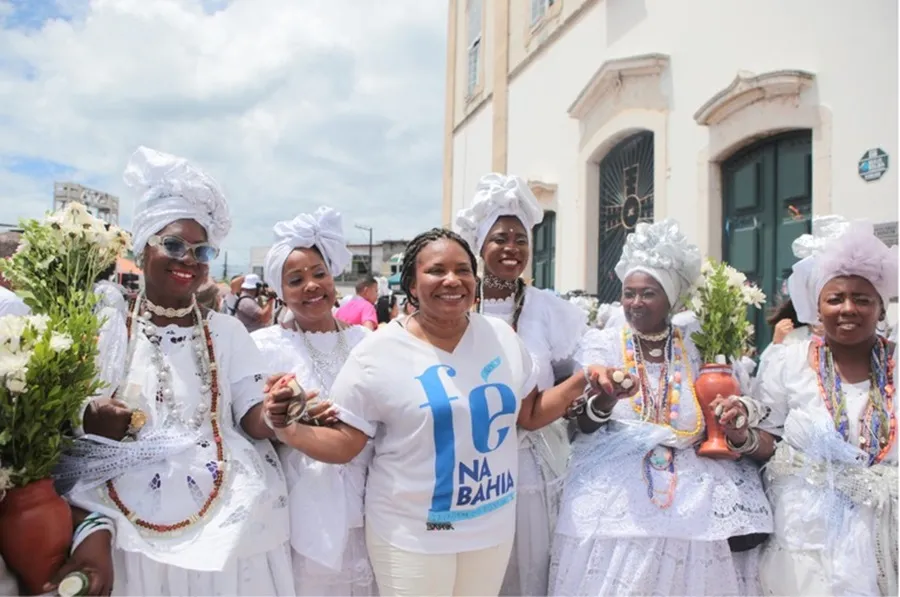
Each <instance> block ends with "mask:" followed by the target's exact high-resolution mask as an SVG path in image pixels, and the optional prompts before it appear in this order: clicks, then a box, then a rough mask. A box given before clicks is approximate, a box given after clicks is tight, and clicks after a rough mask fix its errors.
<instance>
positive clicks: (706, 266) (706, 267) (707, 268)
mask: <svg viewBox="0 0 900 597" xmlns="http://www.w3.org/2000/svg"><path fill="white" fill-rule="evenodd" d="M712 272H713V266H712V263H710V262H709V259H707V260H706V261H704V262H703V264H702V265H701V266H700V273H701V274H702V275H703V276H708V275H709V274H711V273H712Z"/></svg>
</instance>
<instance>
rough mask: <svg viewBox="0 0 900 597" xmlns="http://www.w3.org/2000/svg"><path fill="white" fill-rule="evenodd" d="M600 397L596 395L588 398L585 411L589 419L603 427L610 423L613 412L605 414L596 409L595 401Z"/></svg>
mask: <svg viewBox="0 0 900 597" xmlns="http://www.w3.org/2000/svg"><path fill="white" fill-rule="evenodd" d="M599 397H600V395H599V394H595V395H593V396H591V397H590V398H588V401H587V405H586V407H585V409H584V413H585V414H586V415H587V418H588V419H590V420H591V421H593V422H594V423H597V424H598V425H602V424H604V423H608V422H609V420H610V419H611V418H612V411H611V410H610V411H606V412H603V411H597V410H595V409H594V400H596V399H597V398H599Z"/></svg>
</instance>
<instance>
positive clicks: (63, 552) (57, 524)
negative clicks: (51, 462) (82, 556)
mask: <svg viewBox="0 0 900 597" xmlns="http://www.w3.org/2000/svg"><path fill="white" fill-rule="evenodd" d="M71 543H72V510H71V509H70V508H69V504H67V503H66V501H65V500H63V499H62V498H61V497H59V495H57V493H56V490H55V489H54V488H53V481H52V480H51V479H42V480H40V481H35V482H34V483H29V484H28V485H26V486H25V487H17V488H14V489H9V490H7V492H6V497H4V498H3V500H2V501H0V555H2V556H3V559H4V560H5V561H6V565H7V566H8V567H9V569H10V570H11V571H12V572H14V573H15V574H16V576H17V577H18V578H19V583H20V586H21V588H22V589H24V590H25V591H27V592H28V594H29V595H40V594H41V593H43V592H44V591H43V587H44V584H45V583H46V582H48V581H49V580H50V578H51V577H52V576H53V575H54V574H55V573H56V572H57V571H58V570H59V569H60V567H61V566H62V565H63V564H64V563H65V561H66V559H67V557H68V555H69V545H71Z"/></svg>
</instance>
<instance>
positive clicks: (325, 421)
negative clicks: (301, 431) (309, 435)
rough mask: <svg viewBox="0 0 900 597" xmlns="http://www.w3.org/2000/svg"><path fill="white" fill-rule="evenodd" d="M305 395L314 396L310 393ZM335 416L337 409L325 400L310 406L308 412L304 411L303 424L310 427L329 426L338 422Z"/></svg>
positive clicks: (312, 392)
mask: <svg viewBox="0 0 900 597" xmlns="http://www.w3.org/2000/svg"><path fill="white" fill-rule="evenodd" d="M307 395H308V396H309V395H311V396H315V395H316V393H315V391H311V392H309V393H308V394H307ZM337 414H338V409H337V407H336V406H334V404H332V403H331V402H329V401H327V400H322V401H321V402H316V403H315V404H312V405H310V407H309V410H307V411H306V417H305V418H306V419H307V420H305V421H303V422H304V423H307V424H311V425H324V426H331V425H334V424H336V423H337V422H338V418H337Z"/></svg>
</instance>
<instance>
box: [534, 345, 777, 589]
mask: <svg viewBox="0 0 900 597" xmlns="http://www.w3.org/2000/svg"><path fill="white" fill-rule="evenodd" d="M682 333H683V337H684V338H685V350H686V352H687V354H688V355H689V357H690V361H691V373H692V377H695V376H696V372H697V371H698V370H699V365H700V363H699V355H698V353H697V351H696V349H695V348H694V346H693V344H692V343H691V342H690V339H689V338H690V331H689V330H682ZM582 344H583V347H582V351H581V355H580V356H579V360H580V361H581V362H590V363H598V364H601V365H605V366H612V367H622V366H623V365H624V356H623V349H622V328H617V329H609V328H607V329H604V330H602V331H597V330H591V331H589V332H588V333H587V334H586V335H585V337H584V339H583V340H582ZM661 369H662V365H661V364H650V363H648V365H647V377H648V379H649V380H654V381H655V382H656V383H654V381H651V382H650V383H651V385H653V386H656V384H658V380H659V375H660V373H661ZM653 389H654V391H657V390H658V388H657V387H654V388H653ZM612 416H613V420H612V421H611V422H610V423H609V424H607V425H605V426H604V427H602V428H601V429H600V430H598V431H596V432H594V433H592V434H579V435H578V437H577V438H576V440H575V441H574V442H573V445H572V460H571V462H570V465H569V476H568V479H567V481H566V485H565V489H564V490H563V496H562V505H561V508H560V514H559V522H558V524H557V527H556V535H555V537H554V544H553V559H552V564H551V572H550V576H551V581H550V593H549V594H551V595H691V596H699V595H759V594H760V589H759V585H758V551H759V549H758V548H756V549H752V550H750V551H745V552H739V553H732V551H731V549H730V547H729V543H728V539H729V537H735V536H740V535H749V534H753V533H768V532H771V530H772V513H771V510H770V507H769V502H768V500H767V499H766V496H765V494H764V492H763V488H762V483H761V480H760V477H759V470H758V468H757V466H756V465H755V464H754V463H753V462H751V461H749V460H747V459H742V460H738V461H736V462H735V461H725V460H712V459H709V458H702V457H700V456H698V455H697V454H696V452H695V445H694V444H695V443H696V442H697V441H699V440H695V439H691V437H684V436H678V437H676V436H675V434H674V433H673V432H672V431H671V429H670V428H669V427H663V426H661V425H652V424H649V423H643V422H641V421H640V417H639V415H638V413H637V412H636V411H635V409H634V407H633V402H632V400H623V401H620V402H619V403H618V404H617V405H616V407H615V408H614V410H613V415H612ZM700 421H701V424H702V418H701V419H700ZM674 423H675V427H676V428H677V429H680V430H693V429H695V428H696V425H697V412H696V408H695V405H694V400H693V397H692V396H691V393H690V384H689V383H685V384H682V390H681V400H680V411H679V413H678V418H677V419H676V420H675V422H674ZM700 437H702V434H701V436H700ZM660 444H662V445H667V446H670V447H673V448H674V460H673V463H674V472H675V476H674V484H673V485H669V482H670V481H672V479H673V477H672V476H668V475H669V473H668V472H667V471H654V470H648V469H647V468H645V462H644V456H645V455H646V454H647V453H648V452H649V451H650V450H652V449H653V448H654V447H655V446H657V445H660ZM648 468H649V467H648ZM645 475H649V476H650V478H651V480H652V481H654V482H655V483H656V484H657V486H658V487H672V488H673V491H674V493H673V494H672V496H673V498H672V499H673V501H672V502H671V504H670V505H669V506H668V507H666V508H663V507H660V506H657V505H656V504H654V503H653V502H652V501H651V500H650V497H649V495H650V494H649V492H650V485H649V483H648V482H646V481H645V478H646V477H645Z"/></svg>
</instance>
